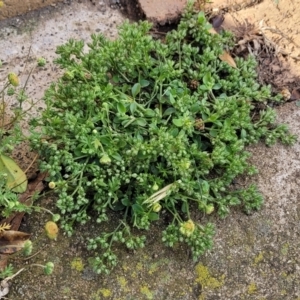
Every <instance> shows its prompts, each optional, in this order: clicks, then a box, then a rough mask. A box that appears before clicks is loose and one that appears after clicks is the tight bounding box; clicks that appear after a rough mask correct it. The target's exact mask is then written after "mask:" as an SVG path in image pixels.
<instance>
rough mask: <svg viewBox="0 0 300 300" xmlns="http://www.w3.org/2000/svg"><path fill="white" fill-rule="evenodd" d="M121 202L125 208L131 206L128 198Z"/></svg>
mask: <svg viewBox="0 0 300 300" xmlns="http://www.w3.org/2000/svg"><path fill="white" fill-rule="evenodd" d="M121 202H122V204H123V205H124V206H130V201H129V199H127V198H124V199H122V200H121Z"/></svg>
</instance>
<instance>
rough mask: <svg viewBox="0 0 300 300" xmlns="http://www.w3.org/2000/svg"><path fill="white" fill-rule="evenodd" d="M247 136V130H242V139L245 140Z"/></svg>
mask: <svg viewBox="0 0 300 300" xmlns="http://www.w3.org/2000/svg"><path fill="white" fill-rule="evenodd" d="M246 136H247V132H246V130H245V129H244V128H243V129H242V130H241V138H242V139H244V138H245V137H246Z"/></svg>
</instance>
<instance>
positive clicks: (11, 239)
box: [0, 230, 30, 254]
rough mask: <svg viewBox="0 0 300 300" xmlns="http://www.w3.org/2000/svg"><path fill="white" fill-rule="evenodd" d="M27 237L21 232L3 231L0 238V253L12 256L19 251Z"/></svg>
mask: <svg viewBox="0 0 300 300" xmlns="http://www.w3.org/2000/svg"><path fill="white" fill-rule="evenodd" d="M29 237H30V234H28V233H25V232H21V231H15V230H7V231H4V234H3V235H2V236H1V238H0V253H1V254H12V253H15V252H17V251H20V250H21V249H22V248H23V247H24V244H25V242H26V241H27V240H28V239H29Z"/></svg>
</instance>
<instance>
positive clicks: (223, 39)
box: [31, 8, 295, 273]
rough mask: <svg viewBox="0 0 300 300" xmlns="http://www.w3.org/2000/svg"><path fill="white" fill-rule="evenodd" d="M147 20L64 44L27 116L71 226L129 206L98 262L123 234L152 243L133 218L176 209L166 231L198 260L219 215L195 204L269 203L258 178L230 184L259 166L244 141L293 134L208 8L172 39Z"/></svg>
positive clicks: (101, 241) (143, 223) (102, 243)
mask: <svg viewBox="0 0 300 300" xmlns="http://www.w3.org/2000/svg"><path fill="white" fill-rule="evenodd" d="M150 28H151V25H150V24H149V23H148V22H139V23H137V24H129V23H128V22H125V23H124V24H123V25H122V26H121V28H120V31H119V37H118V38H117V39H116V40H115V41H110V40H108V39H106V38H105V37H104V36H103V35H101V34H100V35H96V34H94V35H92V41H91V43H90V44H88V46H89V52H87V53H86V51H84V43H83V42H82V41H75V40H70V41H68V42H67V43H66V44H65V45H63V46H60V47H58V48H57V54H59V58H58V59H57V61H56V62H57V63H58V64H59V65H60V66H61V68H63V69H64V70H65V73H64V75H63V76H62V78H61V79H60V80H58V82H56V83H53V84H52V86H51V87H50V88H49V89H48V90H47V92H46V94H45V103H46V105H47V108H46V109H45V111H44V112H43V113H42V116H41V117H39V118H36V119H34V120H32V123H31V124H32V126H33V134H32V136H31V143H32V146H33V148H34V149H35V150H37V151H38V152H39V154H40V157H41V164H40V168H41V170H42V171H46V172H48V174H49V181H51V186H52V188H54V189H55V191H56V192H57V197H58V199H57V203H56V204H57V207H58V209H59V211H60V214H61V215H62V221H61V225H62V227H63V229H64V230H65V231H66V232H67V233H68V234H69V235H71V234H72V233H73V231H74V226H75V224H76V223H81V224H86V223H87V222H88V221H89V220H90V219H91V217H92V216H95V218H96V221H97V222H98V223H102V222H109V218H108V211H109V210H113V211H122V212H123V218H122V219H121V220H120V222H119V224H117V225H116V229H115V230H114V231H113V232H102V233H101V230H99V236H98V237H94V238H91V239H90V240H89V241H88V249H90V250H91V251H93V252H94V253H95V257H94V259H93V260H92V264H93V267H94V269H95V271H96V272H98V273H103V272H104V273H108V272H109V270H110V269H111V268H112V267H114V266H115V265H116V263H117V257H116V254H115V252H114V246H115V244H117V243H122V244H124V245H125V246H126V247H127V248H129V249H136V248H140V247H144V246H145V245H146V238H145V236H144V235H140V236H136V235H133V234H132V230H131V229H132V228H133V227H135V228H138V229H140V230H141V232H143V230H151V223H152V222H154V221H156V220H158V219H159V218H160V217H161V212H162V211H165V212H166V214H164V216H165V215H167V214H168V215H169V219H168V220H170V221H169V224H168V225H167V227H166V228H165V229H162V237H161V238H162V241H163V242H164V243H165V244H166V245H168V246H173V245H175V244H176V243H178V242H182V243H186V244H187V245H188V246H189V247H190V249H191V251H192V256H193V258H194V259H195V260H196V259H198V258H199V256H200V255H201V254H202V253H203V252H204V251H205V250H207V249H209V248H210V247H211V246H212V239H213V234H214V225H213V224H212V223H207V224H205V223H203V224H202V223H200V222H196V221H195V218H193V217H192V215H195V212H196V211H199V212H201V213H202V214H211V213H213V212H214V211H215V212H216V214H218V215H219V216H220V217H225V216H227V215H228V213H229V211H230V207H231V206H236V205H239V206H241V207H243V209H244V210H245V211H246V212H247V213H249V212H251V211H252V210H255V209H259V208H260V207H261V205H262V203H263V197H262V195H261V194H260V193H259V192H258V190H257V189H256V187H255V185H250V186H249V187H246V188H244V189H237V187H236V186H235V187H233V186H232V182H233V180H234V179H235V178H236V177H237V176H238V175H240V174H249V175H251V174H253V173H255V172H256V170H255V168H254V167H253V166H251V165H249V163H248V161H247V159H248V158H249V155H250V154H249V153H248V152H247V151H246V150H245V146H247V145H250V144H253V143H256V142H258V141H259V140H261V139H263V140H264V141H265V143H266V144H267V145H272V144H274V143H275V142H276V141H277V140H280V141H281V142H283V143H284V144H287V145H289V144H292V143H293V141H294V140H295V138H294V136H292V135H290V134H289V133H288V129H287V127H286V126H285V125H276V124H275V119H276V114H275V111H274V110H273V109H272V108H271V107H270V106H269V105H268V104H269V103H270V102H279V101H280V96H273V95H271V90H270V87H269V86H261V85H260V84H259V83H258V82H257V74H256V69H255V68H256V62H255V60H254V58H253V57H251V56H249V57H248V59H246V60H245V59H242V58H236V59H235V63H236V65H237V67H236V68H235V67H233V66H230V65H229V64H228V63H226V61H222V60H220V59H219V56H220V55H221V54H222V53H223V52H224V50H226V51H228V50H229V49H230V48H232V46H233V44H234V43H233V36H232V35H231V34H230V33H228V32H223V33H222V34H220V35H218V34H211V32H210V28H211V26H210V24H209V23H208V22H207V20H206V19H205V17H204V14H203V13H199V14H193V12H192V10H191V9H190V8H188V9H187V11H186V12H185V13H184V15H183V17H182V20H181V22H180V24H179V25H178V28H177V29H176V30H172V31H171V32H169V33H168V34H167V35H166V37H165V39H164V40H162V41H161V40H155V39H154V38H152V36H151V35H150V34H149V30H150ZM258 104H260V105H258ZM259 107H263V109H261V108H259ZM198 219H200V218H198Z"/></svg>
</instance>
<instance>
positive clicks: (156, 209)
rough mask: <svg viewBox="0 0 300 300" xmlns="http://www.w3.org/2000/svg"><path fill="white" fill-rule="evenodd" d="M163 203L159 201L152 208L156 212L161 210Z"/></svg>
mask: <svg viewBox="0 0 300 300" xmlns="http://www.w3.org/2000/svg"><path fill="white" fill-rule="evenodd" d="M161 208H162V207H161V205H160V204H159V203H154V204H153V206H152V210H153V211H154V212H159V211H160V210H161Z"/></svg>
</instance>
